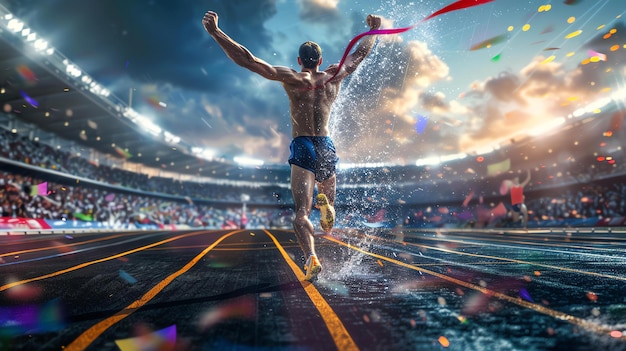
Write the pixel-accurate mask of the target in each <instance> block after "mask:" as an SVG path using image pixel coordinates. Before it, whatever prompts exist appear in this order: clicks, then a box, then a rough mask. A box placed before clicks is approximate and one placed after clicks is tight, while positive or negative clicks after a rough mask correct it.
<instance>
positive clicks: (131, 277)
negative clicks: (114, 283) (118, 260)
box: [119, 269, 137, 285]
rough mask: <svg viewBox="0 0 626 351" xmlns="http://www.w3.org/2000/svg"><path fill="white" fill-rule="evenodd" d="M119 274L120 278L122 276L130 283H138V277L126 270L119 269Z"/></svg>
mask: <svg viewBox="0 0 626 351" xmlns="http://www.w3.org/2000/svg"><path fill="white" fill-rule="evenodd" d="M119 276H120V278H122V279H123V280H125V281H126V282H127V283H128V284H131V285H132V284H135V283H137V279H135V277H133V276H132V275H130V274H128V273H127V272H126V271H125V270H123V269H120V271H119Z"/></svg>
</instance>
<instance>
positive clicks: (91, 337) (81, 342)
mask: <svg viewBox="0 0 626 351" xmlns="http://www.w3.org/2000/svg"><path fill="white" fill-rule="evenodd" d="M238 233H241V230H236V231H233V232H230V233H226V234H224V235H222V236H221V237H220V238H219V239H217V240H216V241H215V242H214V243H213V244H211V245H209V246H208V247H207V248H206V249H204V250H203V251H202V252H201V253H199V254H198V255H197V256H196V257H194V258H193V259H192V260H191V261H189V262H188V263H187V264H186V265H185V266H184V267H183V268H181V269H179V270H178V271H176V272H174V273H172V274H171V275H169V276H168V277H167V278H165V279H163V280H162V281H160V282H159V283H158V284H157V285H155V286H153V287H152V289H150V290H148V292H147V293H145V294H144V295H143V296H142V297H141V298H139V299H138V300H135V301H134V302H133V303H131V304H130V305H128V306H126V308H124V309H123V310H121V311H119V312H117V313H116V314H114V315H113V316H111V317H109V318H107V319H105V320H103V321H101V322H99V323H97V324H96V325H94V326H92V327H91V328H89V329H87V330H86V331H84V332H83V333H82V334H81V335H80V336H79V337H78V338H76V339H75V340H74V341H72V342H71V343H70V344H69V345H67V347H66V348H65V350H69V351H73V350H84V349H86V348H87V347H88V346H89V345H91V343H92V342H94V341H95V340H96V339H97V338H98V337H99V336H100V335H102V333H104V332H105V331H106V330H107V329H109V328H110V327H111V326H113V325H114V324H115V323H117V322H119V321H121V320H122V319H124V318H126V317H128V316H129V315H131V314H132V313H133V312H135V311H137V310H138V309H139V308H141V307H142V306H144V305H145V304H147V303H148V302H150V300H152V299H153V298H154V297H155V296H156V295H157V294H158V293H159V292H161V291H162V290H163V289H165V288H166V287H167V286H168V285H169V284H170V283H171V282H172V281H173V280H174V279H176V278H177V277H178V276H180V275H182V274H184V273H186V272H187V271H188V270H189V269H191V268H192V267H193V266H194V265H195V264H196V263H198V261H200V259H202V257H204V255H206V254H207V253H208V252H209V251H211V250H212V249H213V248H214V247H215V246H217V245H218V244H219V243H220V242H222V241H223V240H224V239H226V238H228V237H230V236H232V235H234V234H238Z"/></svg>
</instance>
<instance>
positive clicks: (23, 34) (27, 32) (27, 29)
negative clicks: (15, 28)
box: [22, 28, 30, 37]
mask: <svg viewBox="0 0 626 351" xmlns="http://www.w3.org/2000/svg"><path fill="white" fill-rule="evenodd" d="M29 34H30V28H24V29H22V36H23V37H26V36H28V35H29Z"/></svg>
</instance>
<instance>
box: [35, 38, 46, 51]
mask: <svg viewBox="0 0 626 351" xmlns="http://www.w3.org/2000/svg"><path fill="white" fill-rule="evenodd" d="M33 47H34V48H35V50H36V51H44V50H46V49H47V48H48V42H47V41H45V40H43V39H41V38H39V39H37V40H35V43H34V44H33Z"/></svg>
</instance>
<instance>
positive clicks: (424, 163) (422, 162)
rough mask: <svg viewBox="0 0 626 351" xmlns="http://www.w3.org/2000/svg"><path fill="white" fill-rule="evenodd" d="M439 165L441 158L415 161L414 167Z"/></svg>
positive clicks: (434, 157) (426, 158) (435, 157)
mask: <svg viewBox="0 0 626 351" xmlns="http://www.w3.org/2000/svg"><path fill="white" fill-rule="evenodd" d="M440 163H441V158H440V157H438V156H433V157H425V158H420V159H419V160H417V161H415V165H416V166H437V165H439V164H440Z"/></svg>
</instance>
